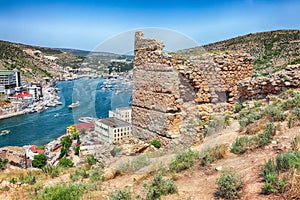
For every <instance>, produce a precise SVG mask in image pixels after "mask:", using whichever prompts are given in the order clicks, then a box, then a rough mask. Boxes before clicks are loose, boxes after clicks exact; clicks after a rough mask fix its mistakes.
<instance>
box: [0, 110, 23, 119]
mask: <svg viewBox="0 0 300 200" xmlns="http://www.w3.org/2000/svg"><path fill="white" fill-rule="evenodd" d="M25 113H26V112H25V111H24V110H22V111H18V112H13V113H7V114H4V115H0V120H1V119H7V118H11V117H15V116H19V115H24V114H25Z"/></svg>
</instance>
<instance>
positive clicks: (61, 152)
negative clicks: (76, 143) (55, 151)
mask: <svg viewBox="0 0 300 200" xmlns="http://www.w3.org/2000/svg"><path fill="white" fill-rule="evenodd" d="M67 153H68V149H66V148H64V147H62V148H61V149H60V155H59V157H60V158H62V157H64V155H66V154H67Z"/></svg>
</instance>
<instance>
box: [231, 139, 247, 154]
mask: <svg viewBox="0 0 300 200" xmlns="http://www.w3.org/2000/svg"><path fill="white" fill-rule="evenodd" d="M250 145H251V141H250V139H249V137H247V136H242V137H238V138H236V139H235V141H234V143H233V144H232V148H231V152H232V153H235V154H243V153H245V152H246V151H247V150H248V149H249V148H250Z"/></svg>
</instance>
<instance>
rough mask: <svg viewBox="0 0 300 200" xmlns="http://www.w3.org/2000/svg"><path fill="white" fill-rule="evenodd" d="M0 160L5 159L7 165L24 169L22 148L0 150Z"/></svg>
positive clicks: (24, 160)
mask: <svg viewBox="0 0 300 200" xmlns="http://www.w3.org/2000/svg"><path fill="white" fill-rule="evenodd" d="M0 158H1V159H2V160H3V159H7V160H8V163H9V164H10V165H13V166H17V167H20V168H26V166H27V165H26V152H25V150H24V149H23V148H22V147H3V148H0Z"/></svg>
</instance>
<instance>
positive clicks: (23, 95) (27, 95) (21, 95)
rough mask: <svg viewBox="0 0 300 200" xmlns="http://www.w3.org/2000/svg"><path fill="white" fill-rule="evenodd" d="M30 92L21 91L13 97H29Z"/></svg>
mask: <svg viewBox="0 0 300 200" xmlns="http://www.w3.org/2000/svg"><path fill="white" fill-rule="evenodd" d="M31 96H32V94H29V93H28V92H22V93H16V95H15V96H14V97H17V98H21V97H31Z"/></svg>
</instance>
